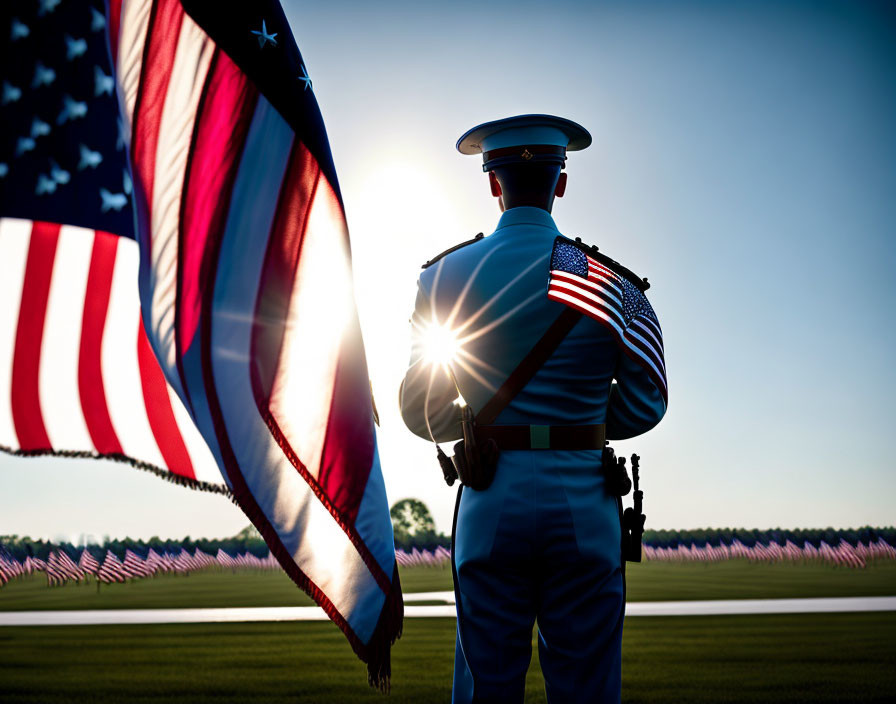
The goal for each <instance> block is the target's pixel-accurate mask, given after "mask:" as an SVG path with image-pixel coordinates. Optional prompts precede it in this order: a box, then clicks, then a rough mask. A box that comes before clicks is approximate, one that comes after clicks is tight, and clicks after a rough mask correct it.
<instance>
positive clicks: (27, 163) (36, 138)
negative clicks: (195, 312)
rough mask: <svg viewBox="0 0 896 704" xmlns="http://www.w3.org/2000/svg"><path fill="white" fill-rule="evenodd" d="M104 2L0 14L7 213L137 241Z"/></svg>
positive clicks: (2, 180) (19, 5) (20, 6)
mask: <svg viewBox="0 0 896 704" xmlns="http://www.w3.org/2000/svg"><path fill="white" fill-rule="evenodd" d="M106 25H107V23H106V17H105V5H104V3H103V2H101V1H99V0H94V1H93V2H89V3H88V2H83V3H82V2H67V3H60V1H59V0H32V1H30V2H8V3H3V7H2V8H0V123H2V126H3V129H2V132H0V215H2V216H4V217H18V218H24V219H27V220H44V221H49V222H59V223H65V224H71V225H79V226H81V227H86V228H90V229H96V230H105V231H107V232H112V233H115V234H117V235H123V236H126V237H133V236H134V220H133V213H132V209H131V195H130V194H131V180H130V176H129V172H128V166H127V155H126V151H125V141H124V135H123V129H124V128H123V124H122V123H121V121H120V118H119V111H118V100H117V97H116V94H115V80H114V78H113V73H112V66H111V60H110V57H109V50H108V45H107V39H106Z"/></svg>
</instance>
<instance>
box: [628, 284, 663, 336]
mask: <svg viewBox="0 0 896 704" xmlns="http://www.w3.org/2000/svg"><path fill="white" fill-rule="evenodd" d="M619 280H620V281H621V282H622V317H623V318H624V319H625V324H626V326H628V325H629V323H631V322H632V320H634V319H635V318H636V317H638V316H639V315H640V316H643V317H645V318H647V319H648V320H650V321H651V322H653V323H655V324H656V326H657V327H659V325H660V321H659V320H658V319H657V317H656V313H654V312H653V308H651V306H650V301H648V300H647V296H645V295H644V294H643V293H642V292H641V291H639V290H638V287H637V286H635V285H634V284H633V283H632V282H631V281H629V280H628V279H626V278H625V277H624V276H620V277H619Z"/></svg>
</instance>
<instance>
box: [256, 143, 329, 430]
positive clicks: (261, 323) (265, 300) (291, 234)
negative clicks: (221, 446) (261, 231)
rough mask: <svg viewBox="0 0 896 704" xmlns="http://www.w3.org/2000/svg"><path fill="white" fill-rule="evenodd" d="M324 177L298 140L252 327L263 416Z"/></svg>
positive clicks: (269, 246) (291, 157)
mask: <svg viewBox="0 0 896 704" xmlns="http://www.w3.org/2000/svg"><path fill="white" fill-rule="evenodd" d="M319 181H320V167H319V166H318V164H317V160H316V159H315V158H314V156H313V155H312V154H311V152H309V151H308V149H307V147H305V145H303V144H302V143H301V142H299V141H298V140H296V141H294V142H293V149H292V154H291V155H290V158H289V165H288V166H287V169H286V175H285V177H284V179H283V185H282V187H281V189H280V202H279V203H278V204H277V211H276V215H275V218H274V222H273V225H272V227H271V236H270V237H269V238H268V248H267V251H266V252H265V261H264V268H263V269H262V273H261V282H262V284H261V288H260V291H259V296H258V301H257V303H256V308H255V323H254V326H253V330H252V351H251V355H252V361H253V364H252V389H253V391H254V392H255V401H256V403H257V404H258V408H259V409H260V410H261V412H262V414H264V413H265V412H266V411H267V410H268V402H269V401H270V398H271V390H272V388H273V385H274V377H275V375H276V373H277V367H278V366H279V363H280V351H281V348H282V346H283V336H284V333H285V332H286V330H285V326H284V324H283V323H284V321H285V320H286V317H287V315H288V314H289V304H290V302H291V299H292V290H293V285H294V284H295V279H296V271H297V270H298V267H299V258H300V253H301V249H302V241H303V239H304V237H305V230H306V228H307V227H308V213H309V210H310V208H311V203H312V201H313V199H314V194H315V192H316V191H317V187H318V183H319ZM304 344H307V343H304ZM278 430H279V429H278Z"/></svg>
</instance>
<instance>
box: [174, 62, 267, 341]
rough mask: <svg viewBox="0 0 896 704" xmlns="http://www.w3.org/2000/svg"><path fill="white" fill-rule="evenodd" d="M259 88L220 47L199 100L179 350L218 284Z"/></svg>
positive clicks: (187, 194) (186, 215) (185, 224)
mask: <svg viewBox="0 0 896 704" xmlns="http://www.w3.org/2000/svg"><path fill="white" fill-rule="evenodd" d="M257 102H258V89H257V88H256V87H255V85H254V84H253V83H251V82H250V81H249V79H248V78H247V77H246V76H245V75H244V74H243V73H242V72H241V71H240V70H239V68H238V67H237V65H236V64H234V63H233V61H231V59H230V57H228V56H227V55H226V54H225V53H224V52H222V51H221V50H220V49H216V50H215V55H214V58H213V59H212V66H211V68H210V70H209V73H208V77H207V78H206V84H205V89H204V91H203V96H202V100H201V102H200V105H199V109H198V112H197V116H196V120H195V129H194V133H193V144H192V146H191V149H190V156H189V159H190V161H189V164H188V166H187V177H186V183H185V186H184V196H183V198H182V200H181V203H182V205H183V213H182V217H181V230H180V237H181V246H180V256H181V261H180V263H179V266H178V268H177V270H178V283H179V285H180V293H179V295H178V297H177V298H178V315H179V320H178V322H177V331H178V333H177V334H178V345H179V349H178V356H179V357H181V356H183V354H184V353H185V352H186V350H187V349H188V348H189V347H190V345H191V343H192V342H193V338H194V336H195V335H196V328H197V326H198V324H199V316H200V313H201V312H202V291H203V290H205V288H206V287H208V286H211V285H212V281H211V277H212V276H213V274H214V271H215V259H214V256H213V254H214V248H212V247H210V246H208V244H209V241H210V240H211V239H212V238H215V237H219V236H220V233H221V232H223V230H224V225H225V224H226V222H227V208H226V207H222V204H224V203H227V202H228V201H229V200H230V193H231V190H232V189H233V182H234V179H235V178H236V173H237V170H238V168H239V164H240V157H241V156H242V152H243V146H244V144H245V141H246V134H247V133H248V131H249V125H250V124H251V123H252V116H253V114H254V113H255V106H256V104H257Z"/></svg>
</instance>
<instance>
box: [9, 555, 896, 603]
mask: <svg viewBox="0 0 896 704" xmlns="http://www.w3.org/2000/svg"><path fill="white" fill-rule="evenodd" d="M627 577H628V579H627V583H628V600H629V601H665V600H682V599H686V600H687V599H748V598H756V599H758V598H785V597H820V596H827V597H830V596H894V595H896V562H879V563H877V564H872V565H869V566H868V567H867V568H865V569H863V570H851V569H845V568H835V567H829V566H827V565H821V564H797V565H794V564H753V563H749V562H746V561H741V560H731V561H728V562H720V563H714V564H690V563H687V564H680V563H661V562H649V563H643V564H631V563H630V564H629V565H628V568H627ZM401 580H402V585H403V587H404V590H405V591H406V592H408V593H410V592H424V591H445V590H450V589H451V588H452V587H451V570H450V569H449V568H447V567H446V568H436V567H417V568H412V569H404V570H402V572H401ZM311 603H312V602H311V600H310V599H309V598H308V597H306V596H305V595H304V594H303V593H302V592H301V591H299V589H298V588H297V587H295V585H293V583H292V582H291V581H290V580H289V578H288V577H287V576H286V575H285V574H283V573H282V572H235V573H234V572H227V571H221V570H206V571H203V572H197V573H194V574H191V575H189V576H180V575H179V576H172V575H161V576H159V577H155V578H152V579H142V580H135V581H133V582H130V583H128V584H111V585H102V586H101V587H100V590H99V592H97V589H96V586H95V585H94V584H81V585H78V584H67V585H66V586H64V587H47V584H46V579H45V578H44V576H43V575H33V576H31V577H26V578H24V579H16V580H13V581H11V582H10V583H9V584H7V585H6V586H5V587H2V588H0V611H23V610H44V609H153V608H188V607H227V606H301V605H310V604H311Z"/></svg>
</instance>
